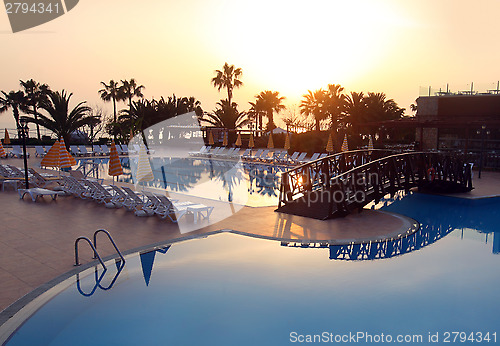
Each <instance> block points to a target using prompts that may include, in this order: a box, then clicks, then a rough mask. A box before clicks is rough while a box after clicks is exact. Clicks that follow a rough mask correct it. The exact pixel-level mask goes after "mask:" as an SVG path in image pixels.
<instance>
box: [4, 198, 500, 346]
mask: <svg viewBox="0 0 500 346" xmlns="http://www.w3.org/2000/svg"><path fill="white" fill-rule="evenodd" d="M383 209H384V210H386V211H391V212H397V213H401V214H404V215H407V216H409V217H412V218H414V219H416V220H417V221H419V222H420V223H421V224H422V230H423V231H425V230H427V233H428V234H434V233H436V232H437V231H440V233H439V234H442V236H441V237H439V238H437V239H435V241H433V242H427V243H426V245H425V246H422V247H420V248H419V249H418V250H415V251H412V252H408V253H405V254H401V255H399V256H391V257H388V258H384V259H375V260H351V261H345V260H334V259H330V249H328V248H300V247H298V248H293V247H287V246H280V243H279V242H275V241H269V240H261V239H254V238H248V237H244V236H239V235H234V234H227V233H223V234H219V235H215V236H210V237H208V238H205V239H198V240H190V241H186V242H182V243H178V244H174V245H172V246H171V247H169V248H166V249H162V250H161V251H155V252H149V253H145V254H142V256H139V255H135V256H130V257H128V258H127V262H126V265H125V267H124V269H123V271H122V272H121V273H120V274H119V276H118V278H117V279H116V282H115V283H114V285H113V287H112V288H111V289H109V290H103V289H100V288H97V289H96V290H95V292H94V293H93V294H92V295H90V296H85V295H82V294H81V293H80V291H79V290H78V289H77V287H76V278H73V279H72V280H73V281H75V282H74V283H73V285H71V286H70V287H69V288H67V289H65V290H63V291H62V292H61V293H60V294H58V295H56V296H55V297H54V298H52V299H51V300H50V301H49V302H48V303H47V304H45V305H44V306H43V307H41V308H40V309H39V310H38V311H37V312H36V313H35V314H34V315H33V316H32V317H31V318H30V319H29V320H27V321H26V322H25V323H24V325H22V327H21V328H20V329H19V330H18V331H17V332H16V333H15V334H14V335H13V336H12V338H11V339H10V340H9V342H8V343H7V345H32V344H37V345H46V344H50V345H68V344H71V345H88V344H128V345H138V344H153V343H155V344H171V345H285V344H290V342H291V341H293V340H295V341H298V340H300V339H299V337H300V335H302V336H304V337H306V336H307V335H323V333H324V332H327V333H332V335H348V334H349V333H358V332H363V333H365V334H369V335H372V336H373V335H379V336H380V334H382V333H383V334H384V335H386V336H387V335H391V336H393V337H394V338H396V336H397V335H412V336H414V335H417V336H418V335H421V336H422V338H423V339H422V340H423V342H422V344H429V342H428V337H429V333H431V334H432V335H436V333H438V334H437V335H438V338H439V339H438V341H439V342H437V343H433V344H443V343H444V338H445V337H446V332H465V333H468V334H467V335H469V334H470V333H472V332H474V333H476V332H477V333H479V332H481V333H483V334H482V335H486V333H489V334H488V335H489V338H490V340H491V341H490V343H493V333H496V334H495V338H496V337H497V336H498V337H500V328H499V325H500V324H499V323H498V322H499V311H500V299H499V294H498V289H499V287H500V275H499V268H500V255H499V252H500V232H499V231H500V228H499V227H498V226H499V221H498V220H499V216H500V215H499V213H500V199H499V198H490V199H485V200H477V201H472V200H461V199H456V198H449V197H440V196H430V195H422V194H411V195H408V196H406V197H404V198H402V199H400V200H396V201H395V202H394V203H392V204H391V205H389V206H387V207H384V208H383ZM432 232H434V233H432ZM422 236H423V237H425V236H426V233H425V232H424V233H423V235H422ZM116 272H117V271H116V267H115V268H113V269H110V270H109V273H106V275H105V277H104V279H103V280H102V281H101V286H102V287H107V286H108V285H109V284H110V282H112V280H113V277H114V275H115V274H116ZM87 274H88V275H86V276H84V277H82V278H81V279H80V282H79V284H80V288H81V291H83V292H91V291H92V289H93V287H95V286H96V279H95V276H94V272H93V271H92V270H91V271H90V272H88V273H87ZM294 333H295V334H294ZM474 335H477V334H474ZM294 338H295V339H294ZM304 340H305V339H304ZM466 341H467V340H466ZM497 341H498V340H497ZM358 342H359V343H362V344H363V343H364V344H373V343H374V342H369V341H367V340H366V339H361V340H358ZM297 343H298V342H297ZM465 343H472V342H471V341H467V342H465Z"/></svg>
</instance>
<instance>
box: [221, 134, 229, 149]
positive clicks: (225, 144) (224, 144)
mask: <svg viewBox="0 0 500 346" xmlns="http://www.w3.org/2000/svg"><path fill="white" fill-rule="evenodd" d="M227 143H228V140H227V132H226V131H224V139H223V140H222V145H223V146H227Z"/></svg>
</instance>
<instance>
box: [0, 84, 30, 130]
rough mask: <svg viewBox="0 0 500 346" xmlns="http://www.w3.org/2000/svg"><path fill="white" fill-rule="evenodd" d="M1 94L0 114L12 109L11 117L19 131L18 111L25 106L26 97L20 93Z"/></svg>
mask: <svg viewBox="0 0 500 346" xmlns="http://www.w3.org/2000/svg"><path fill="white" fill-rule="evenodd" d="M2 94H3V96H0V113H3V112H6V111H7V110H8V109H9V108H12V115H13V116H14V120H15V121H16V126H17V128H18V129H19V128H20V126H19V125H20V124H19V109H21V108H22V107H24V105H25V104H26V96H25V95H24V93H23V92H22V91H11V92H9V93H8V94H7V93H5V92H4V91H2Z"/></svg>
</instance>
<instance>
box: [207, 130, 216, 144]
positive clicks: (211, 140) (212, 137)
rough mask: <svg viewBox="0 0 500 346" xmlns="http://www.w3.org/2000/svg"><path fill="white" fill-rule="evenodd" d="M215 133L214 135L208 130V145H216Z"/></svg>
mask: <svg viewBox="0 0 500 346" xmlns="http://www.w3.org/2000/svg"><path fill="white" fill-rule="evenodd" d="M214 143H215V142H214V135H212V131H208V145H214Z"/></svg>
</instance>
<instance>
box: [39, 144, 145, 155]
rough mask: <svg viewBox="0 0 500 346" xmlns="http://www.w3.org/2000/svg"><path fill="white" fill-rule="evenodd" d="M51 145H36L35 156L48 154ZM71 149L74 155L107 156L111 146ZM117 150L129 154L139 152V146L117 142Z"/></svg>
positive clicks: (83, 146) (71, 147)
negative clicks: (132, 146)
mask: <svg viewBox="0 0 500 346" xmlns="http://www.w3.org/2000/svg"><path fill="white" fill-rule="evenodd" d="M49 149H50V146H45V147H44V146H41V145H37V146H35V156H37V157H44V156H45V154H47V152H48V150H49ZM69 150H70V152H71V154H72V155H74V156H107V155H109V147H108V146H107V145H106V144H103V145H93V146H92V151H89V150H87V147H86V146H85V145H70V147H69ZM116 150H117V151H118V155H128V154H137V153H138V152H139V148H138V146H137V148H135V146H134V149H129V148H128V145H126V144H117V145H116Z"/></svg>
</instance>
